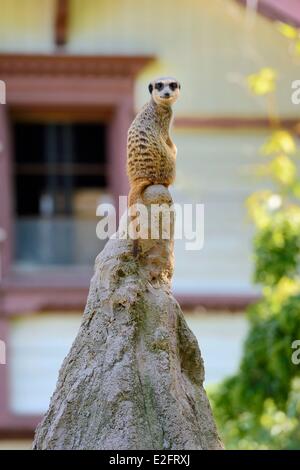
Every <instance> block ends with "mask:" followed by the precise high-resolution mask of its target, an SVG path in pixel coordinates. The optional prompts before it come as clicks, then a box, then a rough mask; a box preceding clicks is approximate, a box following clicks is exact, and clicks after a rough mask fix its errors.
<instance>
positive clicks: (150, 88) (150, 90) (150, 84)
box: [148, 83, 153, 95]
mask: <svg viewBox="0 0 300 470" xmlns="http://www.w3.org/2000/svg"><path fill="white" fill-rule="evenodd" d="M148 90H149V93H150V95H151V94H152V91H153V85H152V83H149V86H148Z"/></svg>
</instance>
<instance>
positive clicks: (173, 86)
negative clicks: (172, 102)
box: [169, 82, 178, 91]
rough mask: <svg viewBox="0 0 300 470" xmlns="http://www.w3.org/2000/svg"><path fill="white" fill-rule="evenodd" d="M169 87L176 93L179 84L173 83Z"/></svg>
mask: <svg viewBox="0 0 300 470" xmlns="http://www.w3.org/2000/svg"><path fill="white" fill-rule="evenodd" d="M169 87H170V89H171V90H172V91H175V90H176V88H177V87H178V84H177V83H176V82H172V83H170V85H169Z"/></svg>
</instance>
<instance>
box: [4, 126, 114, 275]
mask: <svg viewBox="0 0 300 470" xmlns="http://www.w3.org/2000/svg"><path fill="white" fill-rule="evenodd" d="M13 130H14V149H15V172H14V175H15V212H16V230H15V234H16V245H15V246H16V249H15V263H16V264H17V265H19V266H22V267H28V268H30V267H34V266H51V265H52V266H68V265H90V264H91V263H93V259H94V258H95V256H96V254H97V252H99V251H100V249H102V247H103V242H101V241H100V240H98V239H97V238H96V223H97V219H96V207H97V205H98V204H99V203H100V202H101V200H102V199H103V198H107V189H108V188H107V145H106V126H105V125H103V124H99V123H59V122H56V123H55V122H51V123H35V122H15V123H14V127H13Z"/></svg>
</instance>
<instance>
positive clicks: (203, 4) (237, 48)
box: [0, 0, 300, 434]
mask: <svg viewBox="0 0 300 470" xmlns="http://www.w3.org/2000/svg"><path fill="white" fill-rule="evenodd" d="M246 3H247V2H246V1H235V0H211V1H210V2H207V1H206V0H186V1H184V2H182V1H179V0H178V1H177V0H172V1H171V0H164V1H163V2H159V1H156V0H154V1H153V0H151V1H150V0H126V1H122V0H69V1H67V0H57V1H55V0H42V1H41V0H23V1H22V2H20V1H19V0H0V80H2V90H3V83H5V85H6V104H0V228H1V237H0V243H1V245H0V247H1V251H0V255H1V258H0V262H1V265H0V266H1V274H0V276H1V284H0V339H1V340H2V341H5V343H6V353H7V358H6V362H7V365H6V366H4V365H0V432H2V434H3V433H6V434H7V433H12V434H16V433H17V434H21V433H24V432H31V431H32V429H33V428H34V426H35V425H36V423H37V422H38V419H39V416H40V414H41V413H42V412H43V411H44V409H45V407H46V406H47V403H48V400H49V393H50V392H51V390H53V388H54V383H55V378H56V376H57V370H58V367H59V365H60V363H61V360H62V357H63V356H64V355H65V354H66V352H67V350H68V348H69V346H70V343H71V341H72V339H73V338H74V336H75V334H76V331H77V328H78V324H79V321H80V315H81V313H82V310H83V308H84V305H85V301H86V296H87V291H88V285H89V279H90V276H91V272H92V265H93V261H94V258H95V256H96V254H97V253H98V252H99V251H100V250H101V249H102V247H103V242H101V241H100V240H99V239H97V238H96V233H95V229H96V224H97V217H96V207H97V205H98V204H99V203H101V202H114V203H115V202H117V200H118V196H119V195H120V194H121V195H123V194H126V193H127V189H128V185H127V178H126V174H125V159H126V133H127V129H128V127H129V125H130V123H131V121H132V118H133V116H134V113H135V112H136V111H137V110H138V109H139V108H140V107H141V106H142V104H143V103H144V102H145V101H146V100H148V99H149V95H148V91H147V88H148V83H149V81H150V80H151V79H152V78H153V77H155V76H159V75H174V76H175V77H176V78H178V79H179V80H180V81H181V83H182V97H181V99H180V101H179V102H178V103H177V104H176V107H175V114H176V120H175V125H174V130H173V136H174V140H175V142H176V145H177V147H178V162H177V168H178V170H177V181H176V185H175V186H174V188H173V189H172V192H173V195H174V199H175V201H176V202H179V203H190V202H192V203H203V204H204V205H205V227H204V234H205V240H204V247H203V249H202V250H196V251H187V250H186V249H185V240H182V241H181V240H178V241H177V242H176V273H175V278H174V291H175V294H176V295H177V297H178V299H179V300H180V302H181V303H182V305H185V306H197V305H202V306H204V307H208V308H218V309H224V308H235V309H237V308H240V309H242V308H243V307H244V306H245V305H246V304H247V303H248V302H249V301H250V300H251V299H253V298H254V297H255V295H256V294H257V292H256V291H255V290H254V288H253V286H252V285H251V225H250V224H249V222H248V221H247V216H246V210H245V206H244V201H245V199H246V197H247V196H248V195H249V194H250V193H251V192H252V191H254V190H255V189H257V188H258V186H259V184H260V182H259V181H258V180H257V177H256V172H255V166H256V164H257V162H258V161H259V156H258V149H259V147H260V144H261V143H262V142H263V141H264V139H265V138H266V136H267V134H268V132H269V128H268V126H269V124H268V119H267V118H266V110H265V108H264V106H263V105H262V101H261V100H256V99H255V98H254V97H253V96H251V95H250V94H249V93H248V92H247V90H246V88H245V86H244V81H243V79H244V77H245V76H246V75H248V74H249V73H253V72H255V71H257V70H259V69H260V68H261V67H264V66H270V67H274V68H276V69H277V70H278V71H279V74H280V77H279V79H280V82H279V89H278V106H279V112H280V115H281V116H282V118H283V119H284V121H285V123H286V125H293V124H294V122H295V120H296V118H297V117H298V114H299V110H298V109H297V106H295V105H292V103H291V99H290V95H291V82H292V81H293V80H295V79H297V78H299V76H297V74H298V68H297V64H293V63H292V61H291V59H290V57H289V56H288V54H287V49H288V43H287V40H286V39H285V38H284V37H283V36H281V35H280V34H279V33H278V32H277V30H276V28H275V27H274V24H273V23H272V21H271V20H281V21H287V22H289V23H292V24H295V25H296V26H299V25H300V7H299V2H298V0H286V1H285V0H282V1H279V0H260V1H258V2H257V4H258V14H256V13H255V11H253V10H252V9H251V8H245V4H246ZM248 3H249V4H250V3H251V4H252V5H254V4H255V3H256V2H248ZM260 13H261V14H260ZM1 102H3V100H1Z"/></svg>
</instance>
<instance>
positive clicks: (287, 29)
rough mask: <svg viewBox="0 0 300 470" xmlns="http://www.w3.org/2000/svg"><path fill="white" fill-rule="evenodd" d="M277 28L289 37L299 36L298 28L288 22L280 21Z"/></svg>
mask: <svg viewBox="0 0 300 470" xmlns="http://www.w3.org/2000/svg"><path fill="white" fill-rule="evenodd" d="M277 29H278V31H279V32H280V33H281V34H282V35H283V36H285V37H286V38H289V39H296V38H297V37H298V36H299V32H298V30H297V29H296V28H294V27H293V26H291V25H290V24H287V23H281V22H279V23H278V26H277Z"/></svg>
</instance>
